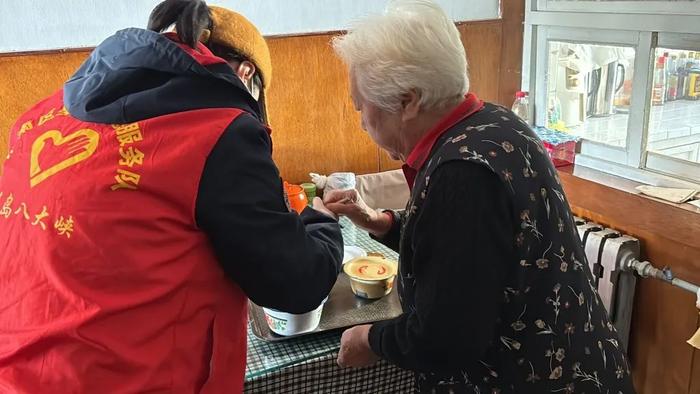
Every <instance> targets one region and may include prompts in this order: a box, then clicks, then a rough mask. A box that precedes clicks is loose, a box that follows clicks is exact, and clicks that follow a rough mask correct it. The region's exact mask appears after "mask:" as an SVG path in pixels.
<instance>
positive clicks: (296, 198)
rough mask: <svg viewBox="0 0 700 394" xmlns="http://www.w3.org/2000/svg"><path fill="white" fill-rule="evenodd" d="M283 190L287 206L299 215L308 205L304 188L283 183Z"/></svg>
mask: <svg viewBox="0 0 700 394" xmlns="http://www.w3.org/2000/svg"><path fill="white" fill-rule="evenodd" d="M284 190H285V192H286V193H287V198H288V199H289V206H290V207H291V208H292V209H293V210H295V211H296V212H297V213H301V212H302V211H303V210H304V208H306V206H307V205H308V204H309V200H308V199H307V198H306V193H304V188H302V187H301V186H299V185H292V184H290V183H287V182H284Z"/></svg>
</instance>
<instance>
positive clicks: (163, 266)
mask: <svg viewBox="0 0 700 394" xmlns="http://www.w3.org/2000/svg"><path fill="white" fill-rule="evenodd" d="M62 97H63V95H62V92H59V93H57V94H55V95H54V96H52V97H50V98H48V99H46V100H45V101H43V102H41V103H39V104H37V105H36V106H35V107H34V108H33V109H31V110H30V111H29V112H27V113H26V114H25V115H23V116H22V117H21V118H20V120H19V121H18V123H17V124H16V125H15V127H13V128H12V130H11V135H10V152H9V158H8V159H7V161H6V162H5V168H4V174H3V175H2V177H1V178H0V392H2V393H6V392H12V393H14V392H19V393H45V392H62V393H104V392H113V393H134V392H154V393H155V392H168V393H194V392H203V393H233V392H240V391H242V387H243V379H244V371H245V360H246V323H247V309H246V308H247V301H246V297H245V295H244V293H243V292H242V291H241V290H240V288H238V287H237V286H236V285H235V284H233V283H232V282H231V281H229V280H227V279H226V277H225V276H224V273H223V271H222V270H221V268H220V267H219V265H218V263H217V260H216V258H215V256H214V254H213V251H212V249H211V247H210V246H209V243H208V240H207V237H206V236H205V234H204V233H203V232H201V231H200V230H198V228H197V226H196V224H195V218H194V215H195V201H196V199H197V190H198V186H199V181H200V177H201V174H202V170H203V168H204V164H205V161H206V159H207V155H208V154H209V153H210V151H211V150H212V148H213V146H214V145H215V143H216V142H217V140H218V139H219V137H220V136H221V134H222V133H223V131H224V130H225V129H226V127H228V125H229V124H230V123H231V122H232V120H233V119H235V118H236V117H237V116H239V115H240V114H241V111H240V110H236V109H205V110H196V111H189V112H183V113H179V114H172V115H167V116H161V117H158V118H154V119H149V120H146V121H142V122H138V123H134V124H128V125H102V124H93V123H85V122H81V121H79V120H77V119H75V118H72V117H71V116H70V115H69V114H68V113H67V112H66V110H65V109H64V107H63V98H62Z"/></svg>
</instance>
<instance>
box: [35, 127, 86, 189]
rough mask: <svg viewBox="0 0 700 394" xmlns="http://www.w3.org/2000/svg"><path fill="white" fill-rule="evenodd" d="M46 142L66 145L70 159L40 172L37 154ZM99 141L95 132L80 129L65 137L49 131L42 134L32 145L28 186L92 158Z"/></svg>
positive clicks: (59, 133)
mask: <svg viewBox="0 0 700 394" xmlns="http://www.w3.org/2000/svg"><path fill="white" fill-rule="evenodd" d="M48 140H52V141H53V145H54V146H56V147H57V146H61V145H64V144H68V145H67V146H68V149H67V153H68V154H69V155H71V156H70V157H68V158H66V159H64V160H63V161H61V162H59V163H58V164H54V165H53V166H51V167H49V168H47V169H45V170H42V169H41V166H40V165H39V154H41V152H42V151H43V150H44V148H45V147H46V142H47V141H48ZM99 141H100V135H99V134H98V133H97V132H96V131H95V130H90V129H82V130H78V131H76V132H74V133H72V134H69V135H67V136H63V134H61V132H60V131H58V130H50V131H47V132H46V133H44V134H42V135H40V136H39V138H37V139H36V140H35V141H34V143H33V144H32V155H31V159H30V160H31V161H30V167H29V176H30V180H29V184H30V185H31V187H34V186H36V185H38V184H40V183H41V182H43V181H45V180H46V179H47V178H49V177H50V176H53V175H56V174H57V173H59V172H61V171H63V170H65V169H66V168H68V167H70V166H73V165H75V164H78V163H80V162H81V161H83V160H85V159H87V158H88V157H90V156H92V154H93V153H95V150H96V149H97V145H98V143H99Z"/></svg>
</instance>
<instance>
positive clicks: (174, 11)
mask: <svg viewBox="0 0 700 394" xmlns="http://www.w3.org/2000/svg"><path fill="white" fill-rule="evenodd" d="M173 23H174V24H175V29H176V30H177V35H178V37H180V40H182V42H183V43H185V44H187V45H189V46H190V47H192V48H195V49H196V48H197V42H198V41H199V37H201V36H202V33H203V32H204V30H205V29H208V28H209V26H210V25H211V14H210V12H209V7H207V3H205V2H204V1H202V0H165V1H164V2H162V3H160V4H158V5H157V6H156V8H154V9H153V12H151V16H150V17H149V18H148V30H152V31H155V32H158V33H161V32H163V31H164V30H166V29H167V28H168V27H170V26H171V25H172V24H173Z"/></svg>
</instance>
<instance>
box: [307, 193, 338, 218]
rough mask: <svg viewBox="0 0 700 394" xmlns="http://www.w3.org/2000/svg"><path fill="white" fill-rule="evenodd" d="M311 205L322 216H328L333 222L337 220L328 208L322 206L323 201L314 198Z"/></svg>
mask: <svg viewBox="0 0 700 394" xmlns="http://www.w3.org/2000/svg"><path fill="white" fill-rule="evenodd" d="M312 204H313V208H314V209H315V210H317V211H319V212H321V213H322V214H324V215H327V216H330V217H332V218H333V219H335V220H338V215H336V214H335V213H333V212H332V211H331V210H329V209H328V207H326V206H325V205H324V204H323V200H321V199H320V198H319V197H314V199H313V201H312Z"/></svg>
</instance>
